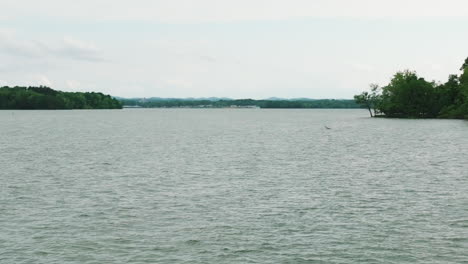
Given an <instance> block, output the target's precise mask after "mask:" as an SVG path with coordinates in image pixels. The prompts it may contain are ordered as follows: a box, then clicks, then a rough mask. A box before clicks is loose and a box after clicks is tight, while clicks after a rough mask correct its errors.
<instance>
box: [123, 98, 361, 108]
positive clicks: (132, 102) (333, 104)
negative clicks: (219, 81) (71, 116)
mask: <svg viewBox="0 0 468 264" xmlns="http://www.w3.org/2000/svg"><path fill="white" fill-rule="evenodd" d="M120 101H121V102H122V103H123V104H124V106H139V107H145V108H165V107H166V108H178V107H195V108H226V107H231V106H237V107H248V106H256V107H260V108H360V105H358V104H357V103H356V102H355V101H354V100H335V99H321V100H254V99H237V100H217V101H212V100H196V99H195V100H187V99H168V100H144V99H120Z"/></svg>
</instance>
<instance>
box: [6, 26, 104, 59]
mask: <svg viewBox="0 0 468 264" xmlns="http://www.w3.org/2000/svg"><path fill="white" fill-rule="evenodd" d="M2 52H3V53H6V54H8V55H13V56H21V57H27V58H37V57H50V56H53V57H57V58H62V59H74V60H85V61H104V58H103V56H102V55H101V51H100V50H99V49H98V48H97V47H96V46H94V45H93V44H91V43H86V42H84V41H81V40H77V39H74V38H71V37H64V38H63V39H62V40H55V41H53V40H48V41H42V40H34V39H33V40H31V39H22V38H20V37H19V36H18V35H17V34H16V32H15V31H14V30H11V29H3V30H0V53H2Z"/></svg>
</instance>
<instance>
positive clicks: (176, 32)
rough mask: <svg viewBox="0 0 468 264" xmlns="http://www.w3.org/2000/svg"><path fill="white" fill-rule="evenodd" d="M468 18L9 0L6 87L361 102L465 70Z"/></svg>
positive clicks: (418, 9) (277, 4) (402, 7)
mask: <svg viewBox="0 0 468 264" xmlns="http://www.w3.org/2000/svg"><path fill="white" fill-rule="evenodd" d="M467 25H468V2H467V1H465V0H445V1H434V0H392V1H389V0H380V1H377V0H353V1H349V0H287V1H286V0H235V1H234V0H229V1H228V0H134V1H123V0H113V1H111V0H94V1H91V0H81V1H71V0H41V1H33V0H30V1H24V0H23V1H22V0H14V1H13V0H1V1H0V62H1V63H0V86H4V85H9V86H15V85H26V86H30V85H46V86H50V87H52V88H54V89H57V90H62V91H98V92H103V93H107V94H112V95H114V96H121V97H211V96H214V97H230V98H255V99H261V98H268V97H282V98H298V97H308V98H317V99H319V98H352V96H353V95H354V94H357V93H359V92H361V91H362V90H364V89H367V87H368V85H369V84H370V83H378V84H380V85H385V84H387V83H388V81H389V80H390V78H391V76H392V75H393V74H394V73H395V72H396V71H398V70H405V69H410V70H415V71H417V72H418V74H419V75H421V76H422V77H425V78H426V79H428V80H436V81H446V80H447V77H448V75H449V74H458V73H459V71H458V70H459V68H460V66H461V64H462V63H463V61H464V60H465V58H466V57H467V56H468V34H466V33H467V29H466V28H467Z"/></svg>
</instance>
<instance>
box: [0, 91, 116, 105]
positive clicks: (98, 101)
mask: <svg viewBox="0 0 468 264" xmlns="http://www.w3.org/2000/svg"><path fill="white" fill-rule="evenodd" d="M121 108H122V104H121V103H120V102H119V101H118V100H116V99H114V98H112V97H111V96H110V95H105V94H102V93H95V92H86V93H81V92H62V91H56V90H53V89H51V88H49V87H46V86H39V87H34V86H30V87H19V86H15V87H8V86H4V87H0V109H121Z"/></svg>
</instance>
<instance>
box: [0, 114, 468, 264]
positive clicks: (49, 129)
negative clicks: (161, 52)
mask: <svg viewBox="0 0 468 264" xmlns="http://www.w3.org/2000/svg"><path fill="white" fill-rule="evenodd" d="M324 126H328V127H330V128H331V129H326V128H325V127H324ZM0 191H1V192H0V263H468V122H466V121H457V120H397V119H370V118H368V117H367V113H366V111H364V110H249V109H239V110H228V109H225V110H224V109H211V110H202V109H175V110H168V109H155V110H141V109H135V110H121V111H119V110H115V111H0Z"/></svg>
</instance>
